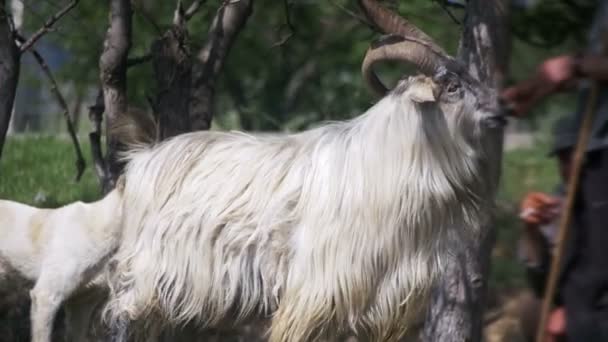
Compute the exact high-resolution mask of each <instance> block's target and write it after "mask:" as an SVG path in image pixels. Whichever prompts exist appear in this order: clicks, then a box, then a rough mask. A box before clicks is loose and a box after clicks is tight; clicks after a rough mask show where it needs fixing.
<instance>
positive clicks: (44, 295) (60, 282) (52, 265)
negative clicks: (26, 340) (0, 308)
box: [30, 257, 87, 342]
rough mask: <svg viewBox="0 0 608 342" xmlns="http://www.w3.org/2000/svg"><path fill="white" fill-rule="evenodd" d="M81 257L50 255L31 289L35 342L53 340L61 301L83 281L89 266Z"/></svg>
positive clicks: (33, 341) (33, 337)
mask: <svg viewBox="0 0 608 342" xmlns="http://www.w3.org/2000/svg"><path fill="white" fill-rule="evenodd" d="M80 261H81V260H77V259H69V258H65V257H64V258H58V257H48V258H47V259H46V260H45V262H44V263H43V264H42V267H41V268H42V273H41V274H40V277H39V278H38V281H36V284H35V285H34V288H33V289H32V291H30V296H31V298H32V308H31V309H32V310H31V323H32V342H50V341H51V334H52V330H53V321H54V320H55V315H56V314H57V311H58V310H59V308H60V307H61V304H62V303H63V302H64V301H65V300H66V299H67V298H69V297H70V296H71V295H72V294H73V293H74V291H75V290H76V289H77V288H78V286H80V284H82V282H83V280H84V277H85V276H84V274H85V271H86V268H87V265H86V264H85V263H81V262H80Z"/></svg>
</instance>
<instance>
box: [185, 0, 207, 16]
mask: <svg viewBox="0 0 608 342" xmlns="http://www.w3.org/2000/svg"><path fill="white" fill-rule="evenodd" d="M205 1H206V0H195V1H194V2H192V4H190V7H188V9H187V10H186V13H185V14H184V19H185V20H186V21H188V20H190V18H192V17H193V16H194V15H195V14H196V12H198V10H199V9H200V8H201V5H203V4H204V3H205Z"/></svg>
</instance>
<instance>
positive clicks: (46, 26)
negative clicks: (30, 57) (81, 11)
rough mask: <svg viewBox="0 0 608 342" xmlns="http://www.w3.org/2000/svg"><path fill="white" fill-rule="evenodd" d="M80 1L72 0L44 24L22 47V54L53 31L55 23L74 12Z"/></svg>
mask: <svg viewBox="0 0 608 342" xmlns="http://www.w3.org/2000/svg"><path fill="white" fill-rule="evenodd" d="M78 1H79V0H72V1H71V2H70V3H69V4H67V5H66V6H65V7H64V8H62V9H61V10H60V11H59V12H57V13H55V14H54V15H53V16H51V17H50V18H49V19H48V20H47V21H46V22H45V23H44V25H43V26H42V27H41V28H40V29H39V30H38V31H36V32H35V33H34V34H33V35H32V36H31V37H30V39H28V40H27V41H25V42H24V43H23V44H22V45H21V53H24V52H25V51H27V50H28V49H29V48H31V47H32V45H34V43H36V41H38V39H40V38H42V36H44V35H45V34H46V33H47V32H49V31H51V30H52V29H53V25H55V23H56V22H57V21H58V20H59V19H61V18H62V17H63V16H64V15H66V14H67V13H68V12H69V11H70V10H72V8H74V7H76V5H77V4H78Z"/></svg>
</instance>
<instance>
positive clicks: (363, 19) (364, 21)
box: [329, 1, 380, 32]
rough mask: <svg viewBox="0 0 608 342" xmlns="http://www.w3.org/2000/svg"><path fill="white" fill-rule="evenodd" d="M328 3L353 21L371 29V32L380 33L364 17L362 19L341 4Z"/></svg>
mask: <svg viewBox="0 0 608 342" xmlns="http://www.w3.org/2000/svg"><path fill="white" fill-rule="evenodd" d="M329 3H330V4H332V5H334V6H335V7H337V8H338V9H340V10H341V11H342V12H344V13H346V14H348V15H349V16H350V17H352V18H353V19H355V20H357V21H359V22H361V23H362V24H363V25H366V26H369V28H371V29H372V31H376V32H380V31H379V30H378V28H377V27H376V25H374V24H372V23H371V22H369V20H367V19H366V18H365V17H363V16H361V15H358V14H357V13H355V12H353V11H351V10H349V9H348V8H346V7H344V6H342V5H341V4H338V3H336V2H334V1H329Z"/></svg>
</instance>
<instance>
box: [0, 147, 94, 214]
mask: <svg viewBox="0 0 608 342" xmlns="http://www.w3.org/2000/svg"><path fill="white" fill-rule="evenodd" d="M80 141H81V144H82V149H83V154H84V156H85V159H86V163H87V168H86V170H85V172H84V175H83V176H82V179H81V180H80V182H78V183H76V182H75V181H74V179H75V176H76V164H75V160H76V158H75V153H74V149H73V147H72V145H71V143H70V142H69V141H68V140H67V139H60V138H55V137H39V136H23V137H18V138H15V137H9V138H8V139H7V142H6V146H5V147H4V150H3V153H2V159H1V160H0V198H1V199H10V200H14V201H19V202H23V203H27V204H32V205H36V206H40V207H57V206H60V205H62V204H65V203H70V202H74V201H76V200H83V201H93V200H96V199H98V198H99V197H100V191H99V186H98V183H97V178H96V176H95V174H94V171H93V166H92V164H91V158H90V152H89V145H88V144H87V143H85V141H83V139H80Z"/></svg>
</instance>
